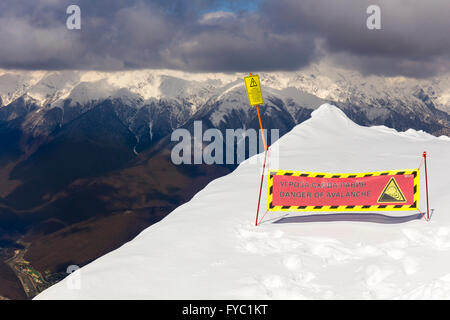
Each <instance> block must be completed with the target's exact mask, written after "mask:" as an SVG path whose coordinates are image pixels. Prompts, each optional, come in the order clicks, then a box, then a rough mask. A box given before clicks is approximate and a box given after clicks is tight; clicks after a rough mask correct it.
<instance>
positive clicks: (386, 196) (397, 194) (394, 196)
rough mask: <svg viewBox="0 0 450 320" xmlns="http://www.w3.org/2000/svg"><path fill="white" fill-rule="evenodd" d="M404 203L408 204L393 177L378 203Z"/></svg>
mask: <svg viewBox="0 0 450 320" xmlns="http://www.w3.org/2000/svg"><path fill="white" fill-rule="evenodd" d="M402 202H406V198H405V196H404V195H403V192H402V190H401V189H400V187H399V186H398V184H397V181H395V179H394V177H392V178H391V179H390V180H389V182H388V183H387V184H386V187H384V189H383V192H381V194H380V197H379V198H378V203H402Z"/></svg>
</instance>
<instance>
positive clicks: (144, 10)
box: [0, 0, 450, 77]
mask: <svg viewBox="0 0 450 320" xmlns="http://www.w3.org/2000/svg"><path fill="white" fill-rule="evenodd" d="M250 2H251V3H250V4H249V1H238V0H235V1H231V2H230V1H220V0H190V1H189V2H187V1H184V0H172V1H170V0H147V1H144V0H108V1H106V0H96V1H90V0H79V1H66V0H64V1H54V0H40V1H29V0H4V1H2V2H1V3H0V44H1V47H0V68H22V69H98V70H121V69H130V68H132V69H135V68H171V69H182V70H188V71H225V72H226V71H242V72H248V71H270V70H297V69H300V68H302V67H304V66H307V65H308V64H310V63H312V62H314V61H317V60H319V59H321V58H322V57H323V56H327V57H330V58H331V59H332V60H333V61H335V63H337V64H339V65H344V66H346V67H348V68H353V69H357V70H359V71H361V72H363V73H365V74H384V75H405V76H411V77H427V76H431V75H435V74H438V73H441V72H446V71H448V70H449V68H448V67H449V61H450V56H449V52H450V38H449V33H448V32H447V31H448V30H449V27H450V22H449V20H448V18H447V14H446V12H448V11H449V10H450V2H449V1H448V0H434V1H428V2H424V1H419V0H396V1H390V0H378V1H377V4H378V5H379V6H380V8H381V19H382V30H375V31H374V30H368V29H367V27H366V19H367V17H368V15H367V14H366V8H367V7H368V6H369V5H370V4H373V3H372V2H373V1H366V0H340V1H334V0H302V1H297V0H260V1H256V0H255V1H250ZM70 4H78V5H79V6H80V7H81V14H82V29H81V30H68V29H67V28H66V24H65V22H66V18H67V14H66V12H65V11H66V8H67V6H68V5H70Z"/></svg>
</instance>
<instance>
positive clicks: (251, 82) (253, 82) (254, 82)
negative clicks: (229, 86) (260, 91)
mask: <svg viewBox="0 0 450 320" xmlns="http://www.w3.org/2000/svg"><path fill="white" fill-rule="evenodd" d="M257 86H258V84H257V83H256V81H255V79H254V78H252V81H250V87H257Z"/></svg>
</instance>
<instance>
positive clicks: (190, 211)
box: [37, 104, 450, 299]
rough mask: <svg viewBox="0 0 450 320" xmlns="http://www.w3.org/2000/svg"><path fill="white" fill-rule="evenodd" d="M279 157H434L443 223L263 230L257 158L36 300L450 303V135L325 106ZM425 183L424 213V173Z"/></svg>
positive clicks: (436, 216)
mask: <svg viewBox="0 0 450 320" xmlns="http://www.w3.org/2000/svg"><path fill="white" fill-rule="evenodd" d="M272 149H273V150H277V149H278V152H279V164H278V166H279V168H282V169H286V170H304V171H321V172H364V171H379V170H386V169H404V168H417V167H418V166H419V163H420V157H421V155H422V152H423V151H425V150H426V151H427V152H428V155H429V159H428V165H429V184H430V202H431V208H433V209H434V213H433V216H432V220H431V222H426V221H425V220H423V219H421V220H413V221H409V222H406V223H401V224H376V223H368V222H356V221H328V222H312V223H283V224H275V223H273V222H275V221H276V220H278V219H280V218H282V217H284V216H285V213H268V214H267V215H266V217H265V219H264V221H263V223H262V224H261V225H260V226H258V227H255V226H254V217H255V211H256V204H257V203H256V202H257V196H258V189H259V177H260V172H261V167H260V163H258V164H255V163H252V161H251V160H252V159H249V160H247V161H245V162H243V163H242V164H241V165H240V166H239V167H238V168H237V169H236V170H235V171H234V172H233V173H231V174H229V175H227V176H225V177H222V178H219V179H217V180H215V181H213V182H211V183H210V184H209V185H208V186H207V187H206V188H205V189H204V190H202V191H201V192H199V193H198V194H197V195H196V196H195V197H194V198H193V199H192V200H191V201H190V202H188V203H186V204H184V205H182V206H180V207H179V208H177V209H176V210H175V211H174V212H173V213H171V214H170V215H169V216H167V217H166V218H165V219H163V220H162V221H161V222H159V223H157V224H155V225H153V226H151V227H149V228H148V229H146V230H145V231H143V232H142V233H141V234H140V235H139V236H137V237H136V238H135V239H134V240H132V241H130V242H129V243H127V244H125V245H123V246H122V247H121V248H119V249H117V250H115V251H113V252H111V253H109V254H107V255H105V256H103V257H101V258H99V259H97V260H96V261H94V262H92V263H90V264H88V265H86V266H85V267H83V268H81V269H80V270H78V271H77V272H76V273H74V274H71V275H70V276H69V277H67V278H66V279H65V280H63V281H61V282H60V283H58V284H56V285H55V286H53V287H51V288H49V289H48V290H46V291H44V292H43V293H41V294H40V295H39V296H37V299H228V298H233V299H302V298H307V299H328V298H337V299H361V298H362V299H365V298H368V299H374V298H375V299H385V298H387V299H392V298H407V299H409V298H414V299H421V298H423V299H429V298H438V299H448V298H450V168H449V163H450V161H449V160H450V139H449V138H448V137H440V138H436V137H434V136H431V135H429V134H427V133H424V132H420V131H414V130H408V131H406V132H397V131H395V130H393V129H389V128H386V127H362V126H358V125H356V124H355V123H353V122H352V121H350V120H349V119H348V118H347V117H346V116H345V115H344V113H343V112H342V111H341V110H339V109H338V108H336V107H333V106H331V105H327V104H325V105H322V106H321V107H320V108H319V109H317V110H316V111H314V112H313V114H312V117H311V119H309V120H307V121H305V122H303V123H302V124H300V125H298V126H296V127H295V128H294V129H293V130H292V131H291V132H290V133H288V134H286V135H285V136H283V137H282V138H281V139H279V140H278V141H277V142H276V144H275V145H274V146H272ZM262 156H263V155H262V154H259V155H257V156H255V157H260V158H261V157H262ZM275 156H276V154H275V152H273V153H271V155H270V157H271V159H272V158H273V157H275ZM253 160H254V159H253ZM253 162H254V161H253ZM272 169H277V168H272ZM421 186H422V188H421V199H420V202H421V203H420V207H421V208H422V210H423V209H424V208H426V203H425V201H424V179H423V173H422V176H421ZM264 201H265V199H263V203H264ZM393 215H395V214H393ZM74 277H79V278H80V280H81V282H80V288H79V289H76V288H72V287H71V286H69V284H70V283H71V282H72V281H73V280H74V279H75V278H74Z"/></svg>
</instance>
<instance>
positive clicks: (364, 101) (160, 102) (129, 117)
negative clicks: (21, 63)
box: [0, 63, 450, 150]
mask: <svg viewBox="0 0 450 320" xmlns="http://www.w3.org/2000/svg"><path fill="white" fill-rule="evenodd" d="M260 75H261V80H262V86H263V95H264V98H265V106H266V107H268V108H267V110H268V114H266V115H265V118H266V121H268V127H269V128H270V127H274V128H275V127H277V128H279V127H280V123H279V121H278V120H277V119H283V121H282V122H283V123H284V124H283V125H282V127H281V130H282V132H287V131H288V130H290V129H292V127H293V126H294V125H295V124H298V123H300V122H301V121H303V120H305V119H306V118H307V117H309V115H310V113H311V111H312V110H314V109H316V108H317V107H318V106H319V105H321V104H322V103H324V102H330V103H333V104H335V105H337V106H339V107H340V108H341V109H343V110H344V111H345V112H346V114H347V115H348V116H349V117H350V118H351V119H352V120H354V121H356V122H357V123H359V124H378V125H387V126H389V127H393V128H396V129H399V130H406V129H407V128H410V127H412V128H415V129H423V130H426V131H427V132H430V133H433V134H436V135H441V134H447V135H448V134H449V132H450V115H449V113H450V77H449V76H448V75H446V76H441V77H439V78H433V79H429V80H417V79H408V78H402V77H395V78H386V77H377V76H367V77H366V76H363V75H361V74H360V73H358V72H353V71H349V70H344V69H339V68H336V67H331V66H329V65H325V64H324V63H322V64H318V65H312V66H311V67H308V68H307V69H304V70H300V71H296V72H271V73H261V74H260ZM243 76H244V75H243V74H220V73H187V72H182V71H173V70H136V71H124V72H97V71H55V72H50V71H48V72H44V71H9V70H0V99H1V100H0V121H12V120H16V124H15V125H16V126H20V128H21V130H23V131H24V132H25V133H26V134H28V135H31V136H33V137H39V136H47V135H48V134H49V133H50V132H52V131H53V130H55V129H57V128H59V127H61V126H62V125H64V124H65V123H68V122H70V121H72V120H74V119H75V118H77V117H78V116H80V115H81V114H82V113H84V112H86V111H88V110H90V109H92V108H93V107H95V106H97V105H98V104H99V103H102V102H103V101H105V100H111V101H113V102H114V105H115V108H114V109H115V112H116V114H117V115H118V116H119V117H120V118H121V120H122V122H123V123H124V124H125V125H127V126H128V128H129V129H130V130H131V131H132V132H133V133H134V134H135V136H136V139H137V140H138V145H137V150H142V149H145V148H147V147H148V146H149V145H151V144H152V142H155V141H156V140H157V139H155V138H154V137H161V136H164V135H165V134H167V133H169V132H171V131H172V130H173V129H175V128H178V127H180V126H182V125H183V124H185V123H186V122H187V121H188V120H190V119H202V120H207V121H208V122H210V124H211V126H214V127H228V128H236V127H240V128H243V127H244V128H245V127H249V126H251V125H252V124H253V122H254V121H255V115H254V110H253V109H252V108H249V106H248V101H247V97H246V94H245V89H244V85H243V80H242V78H243ZM24 105H27V106H33V107H32V108H30V107H24ZM271 115H272V116H271ZM161 116H162V117H161ZM158 118H162V120H161V119H159V120H158Z"/></svg>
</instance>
